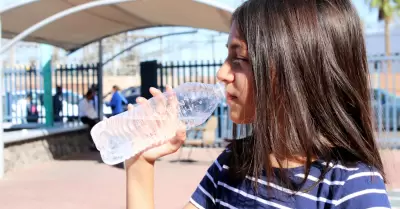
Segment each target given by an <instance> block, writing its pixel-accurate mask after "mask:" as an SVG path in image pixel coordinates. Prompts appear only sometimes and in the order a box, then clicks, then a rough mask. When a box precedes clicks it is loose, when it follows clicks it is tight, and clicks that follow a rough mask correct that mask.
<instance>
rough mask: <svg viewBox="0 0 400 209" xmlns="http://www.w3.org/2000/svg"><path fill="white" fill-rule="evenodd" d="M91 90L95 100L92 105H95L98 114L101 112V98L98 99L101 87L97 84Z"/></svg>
mask: <svg viewBox="0 0 400 209" xmlns="http://www.w3.org/2000/svg"><path fill="white" fill-rule="evenodd" d="M90 90H92V92H93V95H94V96H93V100H92V101H91V104H92V105H93V107H94V109H95V110H96V112H99V97H98V95H97V94H98V93H97V92H99V87H98V86H97V84H92V86H91V87H90Z"/></svg>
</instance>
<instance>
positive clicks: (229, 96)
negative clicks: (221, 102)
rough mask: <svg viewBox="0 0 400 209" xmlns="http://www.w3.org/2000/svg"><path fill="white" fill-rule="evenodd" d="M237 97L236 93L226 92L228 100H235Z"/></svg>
mask: <svg viewBox="0 0 400 209" xmlns="http://www.w3.org/2000/svg"><path fill="white" fill-rule="evenodd" d="M235 99H237V97H236V96H234V95H232V94H229V93H226V100H227V101H233V100H235Z"/></svg>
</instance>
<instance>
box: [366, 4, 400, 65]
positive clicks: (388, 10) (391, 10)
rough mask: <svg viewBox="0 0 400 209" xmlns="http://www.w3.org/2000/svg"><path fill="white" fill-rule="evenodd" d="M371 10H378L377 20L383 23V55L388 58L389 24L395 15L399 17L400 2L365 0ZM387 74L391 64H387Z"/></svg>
mask: <svg viewBox="0 0 400 209" xmlns="http://www.w3.org/2000/svg"><path fill="white" fill-rule="evenodd" d="M366 2H367V3H368V4H369V5H370V7H372V8H376V9H378V10H379V15H378V20H379V21H382V20H383V21H384V23H385V54H386V56H390V54H391V47H390V45H391V43H390V23H391V22H392V20H393V17H394V16H395V15H396V14H397V15H400V0H366ZM387 64H388V65H387V69H388V72H389V71H390V70H391V68H392V65H391V62H388V63H387Z"/></svg>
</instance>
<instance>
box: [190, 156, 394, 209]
mask: <svg viewBox="0 0 400 209" xmlns="http://www.w3.org/2000/svg"><path fill="white" fill-rule="evenodd" d="M228 158H229V151H227V150H225V151H224V152H223V153H222V154H221V155H220V156H219V157H218V158H217V160H216V161H215V162H214V163H213V164H212V165H211V167H210V168H209V169H208V170H207V173H206V175H205V176H204V178H203V179H202V181H201V182H200V184H199V186H198V187H197V189H196V191H195V192H194V193H193V195H192V197H191V198H190V202H191V203H192V204H193V205H194V206H196V207H197V208H201V209H202V208H206V209H210V208H230V209H235V208H241V209H242V208H249V209H250V208H251V209H254V208H257V209H261V208H280V209H288V208H305V209H317V208H318V209H320V208H325V209H326V208H336V209H365V208H369V209H378V208H379V209H384V208H390V203H389V199H388V196H387V193H386V188H385V184H384V181H383V178H382V176H381V174H379V173H378V172H377V171H376V170H374V169H372V168H371V167H369V166H367V165H365V164H363V163H358V164H357V166H355V167H351V168H350V167H345V166H343V165H341V164H340V163H330V165H329V166H330V167H331V168H330V169H329V171H328V172H327V173H326V175H325V176H324V179H323V181H321V182H319V183H318V184H317V185H316V186H314V187H312V186H313V185H315V184H316V182H318V181H319V176H320V174H321V172H322V171H323V169H324V166H326V163H325V162H323V161H321V160H317V161H315V162H313V163H312V166H311V170H310V175H309V176H308V178H307V181H306V183H305V184H304V185H303V187H302V188H301V189H300V190H298V192H295V191H294V190H293V189H289V188H288V187H285V186H283V185H289V184H287V183H286V184H282V183H281V184H280V183H278V182H279V181H278V180H277V179H278V178H276V179H272V180H271V181H269V182H267V180H266V176H265V173H263V175H261V177H260V178H259V179H258V180H257V181H258V184H257V185H258V191H257V192H256V191H254V189H253V187H252V185H253V183H254V182H253V181H255V180H256V179H255V178H253V177H251V176H246V178H245V180H243V181H241V182H235V183H233V182H230V180H229V178H228V170H229V167H228V166H227V164H226V163H227V160H228ZM287 171H288V172H287V175H288V176H289V179H290V181H289V183H290V185H293V186H291V187H290V188H296V185H300V184H301V182H302V181H303V180H304V177H305V175H304V168H303V167H296V168H290V169H287ZM279 179H280V178H279ZM309 188H311V189H309ZM307 189H308V191H306V190H307Z"/></svg>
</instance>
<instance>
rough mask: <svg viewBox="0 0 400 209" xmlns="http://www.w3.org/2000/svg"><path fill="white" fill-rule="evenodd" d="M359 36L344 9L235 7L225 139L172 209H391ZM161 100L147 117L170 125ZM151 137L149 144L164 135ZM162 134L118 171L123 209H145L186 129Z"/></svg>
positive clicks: (348, 6)
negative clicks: (162, 163) (162, 162)
mask: <svg viewBox="0 0 400 209" xmlns="http://www.w3.org/2000/svg"><path fill="white" fill-rule="evenodd" d="M363 35H364V32H363V29H362V23H361V20H360V17H359V16H358V14H357V11H356V9H355V8H354V6H353V5H352V1H351V0H318V1H304V0H303V1H300V0H284V1H283V0H247V1H244V3H243V4H242V5H241V6H240V7H239V8H237V9H236V10H235V11H234V12H233V14H232V20H231V24H230V32H229V37H228V39H227V44H226V48H227V57H226V60H225V61H224V63H223V64H222V66H221V67H220V69H219V70H218V72H217V79H218V81H220V82H222V83H224V84H225V94H226V101H227V104H228V105H229V109H228V112H229V113H228V114H229V118H230V120H232V122H233V124H234V126H233V128H232V131H233V133H232V136H233V137H232V138H231V139H230V140H228V141H227V142H228V145H227V147H226V149H225V151H223V152H222V153H221V154H220V156H219V157H218V158H217V159H216V160H215V161H214V163H213V164H212V165H211V166H210V167H209V168H208V170H207V171H206V172H205V174H204V176H203V178H202V180H200V182H199V184H198V186H197V188H195V189H194V192H193V194H192V196H191V198H188V199H189V200H188V202H187V203H186V205H185V206H184V207H183V208H185V209H196V208H198V209H220V208H221V209H222V208H229V209H277V208H279V209H291V208H296V209H333V208H334V209H366V208H369V209H372V208H374V209H378V208H380V209H389V208H391V206H390V202H389V198H388V195H387V191H386V185H385V183H386V176H385V171H384V166H383V163H382V159H381V157H380V153H379V147H378V143H377V142H376V133H375V131H376V129H375V127H374V124H373V118H372V115H373V113H372V110H373V108H372V104H371V94H370V83H369V76H370V75H369V70H368V63H367V57H366V50H365V40H364V36H363ZM166 89H167V92H170V93H169V94H168V95H170V96H169V97H167V98H165V99H161V98H163V97H159V96H160V95H162V92H161V91H160V90H158V89H155V88H151V89H150V93H151V94H152V96H154V97H159V98H160V99H158V100H153V101H154V103H155V104H154V106H155V107H159V110H158V111H160V112H167V111H171V113H172V114H171V113H169V114H171V115H176V112H174V110H176V109H170V110H168V109H163V107H166V106H165V105H163V104H165V103H167V102H168V103H167V104H168V106H172V107H173V106H176V105H177V103H178V101H176V100H177V99H176V98H174V94H173V90H172V88H171V87H170V86H168V87H167V88H166ZM137 103H138V104H139V105H142V104H146V99H145V98H138V99H137ZM131 108H132V106H131V105H129V109H131ZM133 108H134V107H133ZM239 124H240V126H239V127H237V125H239ZM159 125H160V128H159V131H160V132H161V131H164V130H165V128H169V127H170V126H169V125H170V124H168V122H163V121H161V122H160V123H159ZM143 127H144V126H143ZM239 128H240V129H239ZM242 130H243V131H242ZM143 131H144V132H143V133H146V134H149V135H150V134H152V135H158V134H157V133H153V132H154V131H153V130H152V129H143ZM146 131H147V132H146ZM172 131H176V135H175V136H174V137H171V138H169V139H167V140H165V139H164V138H160V139H159V140H160V141H161V140H163V142H164V143H160V144H159V145H157V146H155V147H153V148H151V149H148V150H146V151H144V152H141V153H139V154H137V155H135V156H134V157H132V158H130V159H128V160H126V161H125V171H126V197H127V201H126V202H127V208H128V209H134V208H135V209H136V208H146V209H153V208H154V207H155V204H154V196H155V195H154V187H157V186H155V184H157V183H160V182H159V181H158V180H155V177H156V178H158V177H159V176H157V175H154V174H155V172H154V171H155V167H156V165H157V164H158V162H157V160H158V159H160V158H162V157H164V156H166V155H169V154H172V153H174V152H176V151H177V150H179V148H180V147H181V145H182V144H184V142H185V139H186V130H185V127H183V130H179V129H178V128H176V129H174V130H172ZM132 137H134V136H132ZM139 141H140V140H139ZM176 189H179V188H176ZM170 191H171V190H170ZM165 195H168V194H165ZM169 195H173V194H171V192H170V194H169ZM161 207H162V206H161Z"/></svg>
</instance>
